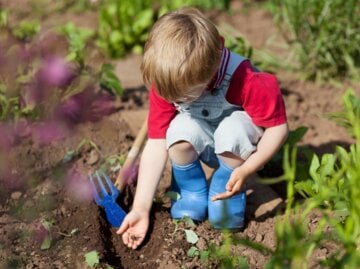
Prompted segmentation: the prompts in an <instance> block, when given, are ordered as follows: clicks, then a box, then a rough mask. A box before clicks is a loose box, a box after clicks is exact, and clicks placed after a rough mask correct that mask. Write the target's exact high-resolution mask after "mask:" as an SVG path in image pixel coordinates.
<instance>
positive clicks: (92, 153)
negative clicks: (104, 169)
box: [86, 150, 100, 165]
mask: <svg viewBox="0 0 360 269" xmlns="http://www.w3.org/2000/svg"><path fill="white" fill-rule="evenodd" d="M99 158H100V156H99V153H98V152H97V151H96V150H92V151H90V154H89V158H88V159H87V160H86V162H87V164H89V165H93V164H96V163H97V162H98V160H99Z"/></svg>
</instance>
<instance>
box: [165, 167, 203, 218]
mask: <svg viewBox="0 0 360 269" xmlns="http://www.w3.org/2000/svg"><path fill="white" fill-rule="evenodd" d="M171 189H172V191H175V192H178V193H179V194H180V199H179V200H177V201H174V200H172V201H171V217H172V218H173V219H181V218H182V217H184V216H188V217H190V218H191V219H193V220H195V221H203V220H205V219H206V216H207V206H208V205H207V199H208V186H207V182H206V177H205V173H204V171H203V169H202V167H201V164H200V161H199V160H196V161H195V162H193V163H191V164H188V165H185V166H180V165H176V164H174V163H172V182H171Z"/></svg>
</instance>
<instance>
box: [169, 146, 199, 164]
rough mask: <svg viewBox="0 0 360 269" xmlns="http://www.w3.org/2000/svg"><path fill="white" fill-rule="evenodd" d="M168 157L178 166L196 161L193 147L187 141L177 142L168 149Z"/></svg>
mask: <svg viewBox="0 0 360 269" xmlns="http://www.w3.org/2000/svg"><path fill="white" fill-rule="evenodd" d="M169 157H170V159H171V160H172V161H174V162H175V163H176V164H179V165H185V164H189V163H191V162H193V161H195V160H196V159H197V157H198V156H197V153H196V151H195V149H194V147H193V146H192V145H191V144H190V143H189V142H187V141H179V142H176V143H174V144H172V145H171V146H170V147H169Z"/></svg>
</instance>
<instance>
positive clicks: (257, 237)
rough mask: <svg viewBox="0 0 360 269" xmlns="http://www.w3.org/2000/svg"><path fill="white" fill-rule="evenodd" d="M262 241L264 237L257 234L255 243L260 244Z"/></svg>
mask: <svg viewBox="0 0 360 269" xmlns="http://www.w3.org/2000/svg"><path fill="white" fill-rule="evenodd" d="M263 239H264V236H263V235H262V234H257V235H256V237H255V241H256V242H261V241H262V240H263Z"/></svg>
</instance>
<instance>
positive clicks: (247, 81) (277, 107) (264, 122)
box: [226, 61, 287, 128]
mask: <svg viewBox="0 0 360 269" xmlns="http://www.w3.org/2000/svg"><path fill="white" fill-rule="evenodd" d="M226 98H227V100H228V101H229V102H230V103H233V104H235V105H240V106H242V107H243V108H244V110H245V111H246V112H247V113H248V114H249V116H250V117H251V119H252V121H253V122H254V124H255V125H257V126H261V127H265V128H268V127H272V126H276V125H280V124H283V123H286V121H287V119H286V111H285V104H284V100H283V98H282V95H281V91H280V87H279V85H278V82H277V79H276V77H275V76H273V75H271V74H268V73H264V72H254V71H253V69H252V67H251V64H250V62H248V61H246V62H244V63H242V64H241V65H240V66H239V67H238V69H237V70H236V71H235V73H234V75H233V78H232V80H231V84H230V87H229V90H228V93H227V95H226Z"/></svg>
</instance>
